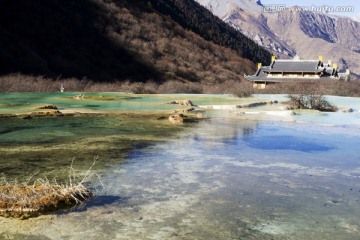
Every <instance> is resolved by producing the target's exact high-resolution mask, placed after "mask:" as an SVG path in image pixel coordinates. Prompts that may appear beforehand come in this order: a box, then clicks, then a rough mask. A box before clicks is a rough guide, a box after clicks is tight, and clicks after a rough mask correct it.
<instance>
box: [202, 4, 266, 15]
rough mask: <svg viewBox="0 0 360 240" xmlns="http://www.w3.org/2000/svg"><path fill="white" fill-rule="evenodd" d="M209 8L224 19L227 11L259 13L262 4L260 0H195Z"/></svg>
mask: <svg viewBox="0 0 360 240" xmlns="http://www.w3.org/2000/svg"><path fill="white" fill-rule="evenodd" d="M196 1H197V2H198V3H200V4H201V5H203V6H205V7H206V8H207V9H209V10H210V11H211V12H212V13H213V14H214V15H216V16H218V17H219V18H221V19H224V18H225V17H226V16H227V15H228V14H229V13H231V12H233V11H235V10H240V11H246V12H253V13H260V12H261V11H262V4H261V2H260V0H196Z"/></svg>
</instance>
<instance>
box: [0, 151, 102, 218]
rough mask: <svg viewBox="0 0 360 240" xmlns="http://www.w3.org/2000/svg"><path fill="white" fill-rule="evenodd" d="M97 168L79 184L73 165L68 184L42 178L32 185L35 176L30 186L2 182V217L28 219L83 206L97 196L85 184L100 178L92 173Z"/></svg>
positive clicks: (0, 202)
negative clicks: (82, 204)
mask: <svg viewBox="0 0 360 240" xmlns="http://www.w3.org/2000/svg"><path fill="white" fill-rule="evenodd" d="M95 160H96V158H95ZM94 165H95V161H94V163H93V165H92V166H91V167H90V168H89V170H88V171H87V172H86V175H85V177H84V178H82V180H80V181H77V182H76V179H77V178H76V176H75V171H74V169H73V168H72V165H71V167H70V168H69V179H68V182H67V183H66V184H59V183H57V181H56V179H54V180H52V181H50V180H49V179H48V178H47V177H44V178H38V179H37V180H35V181H34V182H33V183H32V184H29V182H30V179H32V177H33V176H32V177H31V178H30V179H29V180H28V181H27V182H24V183H17V182H16V181H8V180H7V179H6V177H5V176H3V178H2V180H1V182H0V216H3V217H15V218H20V219H27V218H30V217H36V216H39V215H40V214H43V213H46V212H49V211H55V210H59V209H63V208H70V207H73V206H75V205H78V204H81V203H82V202H84V201H85V200H87V199H89V198H90V197H92V196H93V193H92V192H91V191H90V190H89V189H88V188H86V187H85V186H84V183H85V182H87V181H89V180H90V179H91V178H92V177H93V176H94V175H96V174H95V173H93V172H92V171H91V168H92V167H93V166H94ZM75 182H76V183H75Z"/></svg>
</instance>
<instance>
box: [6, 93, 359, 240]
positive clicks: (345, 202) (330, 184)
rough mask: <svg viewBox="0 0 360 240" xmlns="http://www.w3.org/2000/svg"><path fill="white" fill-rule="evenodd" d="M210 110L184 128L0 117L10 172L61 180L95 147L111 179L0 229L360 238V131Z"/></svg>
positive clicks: (43, 234) (125, 120)
mask: <svg viewBox="0 0 360 240" xmlns="http://www.w3.org/2000/svg"><path fill="white" fill-rule="evenodd" d="M160 99H161V98H160ZM158 102H162V101H160V100H159V101H158ZM195 103H197V102H195ZM154 105H155V104H154ZM277 107H278V106H275V108H277ZM253 111H258V109H253ZM206 114H209V115H212V116H213V118H212V119H211V120H208V121H203V122H199V123H192V124H190V125H185V126H173V125H171V124H168V123H167V121H159V120H157V118H156V117H155V116H152V117H146V121H144V116H143V115H130V116H129V115H118V116H112V115H109V116H106V117H100V116H91V117H75V118H74V117H62V118H39V119H36V118H34V119H31V121H27V120H23V119H16V120H15V121H14V119H12V120H11V121H10V122H9V121H6V120H4V119H2V120H0V121H2V122H1V125H0V126H1V130H0V132H2V134H1V135H0V146H1V151H2V152H1V156H5V157H2V159H1V161H0V167H1V169H3V170H2V171H6V172H10V173H11V174H12V175H14V176H16V175H19V174H21V173H22V172H24V171H25V172H27V171H28V172H29V173H30V172H32V171H34V170H35V169H39V170H40V171H41V172H42V173H45V174H46V173H50V174H53V175H56V173H59V172H61V171H62V169H63V168H64V167H67V166H68V164H69V161H70V160H69V159H71V158H72V157H74V155H75V158H76V159H75V160H76V161H75V163H76V162H77V161H78V164H77V166H76V167H77V168H78V169H80V170H81V169H83V170H85V169H86V168H87V167H88V166H89V165H90V164H91V162H92V157H93V155H94V154H95V153H97V154H98V155H99V156H100V160H99V161H98V164H97V167H96V170H97V172H98V173H99V174H100V175H101V176H102V182H103V183H104V186H105V188H104V189H102V190H101V191H99V192H98V194H97V195H98V196H97V198H95V199H93V200H91V201H90V202H88V203H87V204H86V205H84V206H81V207H79V208H77V209H74V210H72V211H65V212H61V213H59V214H56V215H54V214H53V215H47V216H41V217H39V218H36V219H30V220H27V221H19V220H13V219H2V218H0V236H2V237H3V238H5V237H15V239H16V238H23V239H98V238H101V239H359V231H360V225H359V222H360V208H359V207H360V206H359V205H360V203H359V201H360V157H359V154H358V143H359V142H360V129H359V128H357V127H354V126H353V125H349V126H343V125H342V126H341V127H340V126H338V127H332V126H324V125H322V124H315V125H314V124H313V123H312V124H308V123H293V122H273V121H265V122H263V121H250V120H244V119H242V118H243V116H239V115H238V114H237V112H236V111H228V110H226V111H220V110H218V111H215V110H213V111H207V112H206ZM347 116H349V115H347ZM350 116H351V115H350ZM322 117H324V116H321V118H322ZM315 118H316V119H315V120H314V118H310V119H311V121H316V122H319V123H321V121H320V120H319V118H318V117H315ZM280 120H281V119H280ZM17 121H19V122H17ZM154 126H155V127H154ZM61 134H63V135H61ZM25 136H27V137H25ZM45 136H47V137H45ZM32 139H34V140H32ZM34 141H36V142H34ZM15 150H17V151H15ZM3 153H5V154H4V155H3ZM4 159H6V160H4ZM29 159H30V160H31V161H28V160H29ZM5 167H6V169H7V170H4V168H5ZM29 169H30V170H29ZM96 185H98V183H97V182H96V181H94V182H93V183H91V184H90V187H94V186H96Z"/></svg>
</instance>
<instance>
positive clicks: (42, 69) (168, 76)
mask: <svg viewBox="0 0 360 240" xmlns="http://www.w3.org/2000/svg"><path fill="white" fill-rule="evenodd" d="M161 6H162V7H161ZM191 9H193V10H191ZM0 46H1V47H0V74H1V75H2V76H4V75H7V74H12V73H18V72H19V73H21V74H27V75H43V76H46V77H48V78H50V79H51V78H70V77H75V78H78V79H84V78H87V79H91V80H93V81H100V82H113V81H125V80H126V81H130V82H134V81H140V82H146V81H149V80H152V81H154V82H157V83H161V82H164V81H167V80H180V81H183V82H206V83H219V82H223V81H225V80H236V81H239V80H240V79H242V75H243V74H249V73H252V72H253V71H254V69H255V64H254V61H255V62H256V61H262V62H266V61H268V59H270V54H269V53H268V52H267V51H265V50H263V49H262V48H260V47H259V46H257V45H256V44H255V43H253V42H252V41H250V40H249V39H248V38H246V37H244V36H243V35H241V34H240V33H237V32H235V31H234V30H232V29H230V28H229V27H227V26H226V25H225V24H223V23H222V22H221V21H220V20H219V19H218V18H216V17H213V16H212V15H211V14H210V12H209V11H207V10H206V9H205V8H203V7H201V6H200V5H198V4H197V3H195V2H193V1H182V0H181V1H175V0H171V1H162V0H160V1H145V0H144V1H143V0H136V1H130V0H121V1H120V0H118V1H116V0H113V1H110V0H77V1H70V0H64V1H57V0H32V1H27V0H0Z"/></svg>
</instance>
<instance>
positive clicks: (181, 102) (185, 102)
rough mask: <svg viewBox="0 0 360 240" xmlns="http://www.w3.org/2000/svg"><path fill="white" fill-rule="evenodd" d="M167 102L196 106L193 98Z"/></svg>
mask: <svg viewBox="0 0 360 240" xmlns="http://www.w3.org/2000/svg"><path fill="white" fill-rule="evenodd" d="M167 104H179V105H182V106H189V107H191V106H195V105H194V104H193V103H192V101H191V100H189V99H186V100H175V101H171V102H168V103H167Z"/></svg>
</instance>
